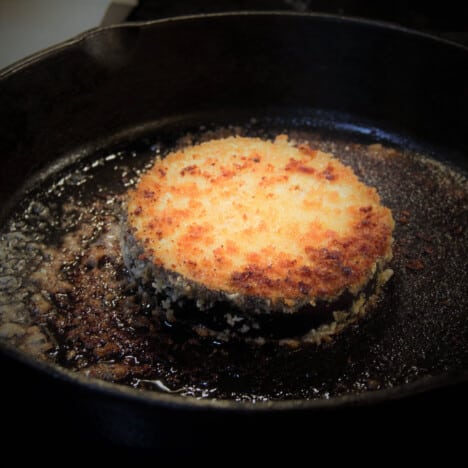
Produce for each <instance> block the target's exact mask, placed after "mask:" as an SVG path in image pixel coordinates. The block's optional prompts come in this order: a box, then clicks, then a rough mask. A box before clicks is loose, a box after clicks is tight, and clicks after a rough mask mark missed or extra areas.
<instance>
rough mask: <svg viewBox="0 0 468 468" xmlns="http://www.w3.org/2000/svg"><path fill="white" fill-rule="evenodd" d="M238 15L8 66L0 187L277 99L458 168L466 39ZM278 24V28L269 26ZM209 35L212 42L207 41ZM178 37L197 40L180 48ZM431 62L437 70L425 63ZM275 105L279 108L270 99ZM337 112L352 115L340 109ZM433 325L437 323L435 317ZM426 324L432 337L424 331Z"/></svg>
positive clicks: (462, 150) (115, 32)
mask: <svg viewBox="0 0 468 468" xmlns="http://www.w3.org/2000/svg"><path fill="white" fill-rule="evenodd" d="M235 18H236V17H235V15H226V16H216V15H215V16H213V17H211V18H206V19H204V20H202V19H185V20H184V19H182V20H179V21H165V22H160V23H159V24H156V25H155V26H150V25H146V26H145V25H136V26H130V27H117V28H109V29H107V30H104V31H102V32H101V33H96V34H94V35H93V34H91V35H90V36H85V37H83V38H82V39H80V40H78V41H76V42H74V43H72V44H70V45H69V46H67V47H66V48H64V49H62V50H61V49H60V48H59V49H58V50H55V51H50V52H49V53H48V54H45V56H44V57H43V58H42V61H38V62H37V63H35V61H34V60H33V61H32V63H31V64H30V65H29V66H19V67H17V68H14V67H13V68H12V69H10V70H7V71H5V72H4V74H3V75H2V82H1V87H2V89H1V93H2V100H4V102H5V105H4V106H2V110H1V120H0V121H1V123H2V125H3V128H6V129H7V130H8V133H7V137H6V138H5V139H3V140H2V154H3V157H4V166H5V171H4V172H2V184H1V186H2V190H3V192H4V193H6V194H8V195H10V194H11V193H12V192H14V191H16V190H17V189H18V187H19V186H20V185H22V184H23V181H24V180H25V179H24V174H25V172H30V173H31V172H35V173H38V169H44V171H43V173H47V172H50V171H49V170H48V169H47V168H45V166H46V165H47V164H48V163H50V161H51V160H54V159H55V158H56V157H58V156H63V155H64V154H68V155H70V157H71V158H72V159H74V158H76V157H79V156H86V155H89V154H93V153H95V152H96V151H98V150H99V149H100V148H102V147H105V146H106V145H107V147H109V145H110V142H114V143H115V141H118V140H122V139H123V133H125V132H127V135H126V138H128V129H129V128H132V132H133V133H134V135H136V134H140V135H141V133H142V131H143V133H144V128H138V126H139V124H140V125H141V126H144V125H145V124H147V123H148V122H153V123H154V122H159V123H161V124H163V125H164V124H166V125H167V123H168V121H167V120H166V121H164V119H167V117H168V116H169V117H171V118H172V124H171V125H169V127H172V128H176V129H177V130H178V132H179V133H183V131H184V130H185V129H186V128H187V127H188V126H189V123H188V122H193V121H194V120H200V115H203V119H202V120H204V121H208V122H215V123H218V124H219V123H224V122H226V121H230V120H231V121H232V119H234V118H235V119H242V117H240V116H242V115H243V116H244V119H245V118H247V117H251V116H252V115H255V116H257V115H258V116H262V115H263V116H264V115H272V114H274V113H278V108H279V109H280V114H282V116H283V118H285V119H286V120H287V118H289V119H290V120H291V119H292V120H291V121H294V118H295V117H297V116H298V115H300V114H301V112H300V111H299V109H304V108H312V109H314V110H315V111H316V110H317V109H326V110H328V111H325V112H322V113H320V112H319V113H317V112H315V113H313V115H314V119H312V120H311V122H312V126H315V127H317V126H318V127H324V126H325V127H327V126H330V125H331V126H332V127H333V126H335V127H336V126H338V127H339V126H341V127H343V125H346V124H347V129H348V131H347V132H346V133H347V134H349V135H354V136H356V135H359V134H362V133H363V132H370V130H371V128H374V129H378V130H377V131H376V133H374V135H375V138H376V139H377V140H378V139H379V138H383V139H385V138H386V135H385V134H384V133H383V132H382V130H388V131H389V133H388V135H387V136H388V137H389V138H390V135H399V137H398V138H396V140H398V141H395V143H397V144H400V145H403V146H404V147H408V146H413V147H414V146H417V144H418V143H420V142H424V144H425V146H426V149H429V151H430V152H431V154H433V155H435V156H436V157H439V158H444V159H446V160H449V161H451V162H452V163H454V164H455V165H457V166H458V167H463V165H464V164H465V163H464V155H465V154H466V150H467V142H466V141H464V139H463V137H462V135H463V130H464V127H465V126H466V124H465V123H464V120H463V118H462V109H463V107H464V104H466V103H463V99H465V100H466V96H464V95H463V94H462V93H461V92H460V90H462V89H463V84H464V83H465V82H466V78H467V76H466V74H467V71H466V67H463V65H460V63H462V64H463V63H464V64H466V54H467V52H466V50H464V49H463V48H461V47H455V46H450V45H448V44H444V43H442V42H438V41H434V40H432V39H429V38H426V37H424V36H421V35H417V34H414V35H413V34H410V33H407V32H405V31H401V30H398V29H392V28H388V29H385V28H382V27H380V26H378V25H373V24H371V23H365V22H364V23H357V22H353V21H350V20H342V19H336V18H329V17H325V18H323V17H316V16H308V15H305V16H302V15H285V16H284V15H274V14H268V15H246V16H245V17H243V24H242V26H239V24H238V23H237V22H236V20H235ZM179 23H184V25H183V26H184V35H183V37H182V36H181V35H180V34H177V27H178V24H179ZM278 29H281V30H282V31H285V34H284V35H280V36H279V35H276V34H275V31H277V30H278ZM214 35H216V37H217V39H218V40H217V41H213V40H211V38H212V37H214ZM187 37H191V38H194V40H195V41H196V45H195V47H193V49H190V53H188V49H187V47H186V38H187ZM325 37H329V38H333V39H332V40H326V39H325ZM350 37H352V40H351V41H350V40H349V38H350ZM371 38H373V39H374V40H371ZM163 44H164V46H163ZM304 51H306V53H305V52H304ZM364 51H365V52H364ZM415 57H417V59H415ZM434 60H437V61H438V63H439V65H440V68H441V70H442V69H443V72H442V71H441V72H440V73H438V72H436V71H434V68H433V61H434ZM64 62H66V65H67V66H66V67H64ZM207 69H209V70H210V73H209V74H207V73H206V70H207ZM69 76H75V77H76V78H77V79H76V80H69V79H67V78H68V77H69ZM26 90H27V92H26ZM136 90H138V92H137V91H136ZM142 90H144V91H142ZM36 96H41V99H37V97H36ZM65 97H66V99H67V101H66V102H67V105H66V106H64V105H63V102H64V98H65ZM271 103H274V107H275V108H276V109H275V110H269V109H268V108H269V107H270V104H271ZM220 108H223V109H224V111H223V112H222V113H220V112H219V109H220ZM193 109H197V112H195V114H198V116H195V117H194V116H193V114H194V112H193ZM330 109H331V110H333V112H330V111H329V110H330ZM306 112H309V114H310V111H306ZM343 112H344V113H346V114H348V115H352V116H353V117H345V118H343V114H342V113H343ZM340 113H341V114H340ZM188 114H192V116H189V115H188ZM184 116H185V117H184ZM330 116H332V118H330ZM356 116H359V118H356ZM428 116H430V118H428ZM353 125H355V126H354V127H353ZM50 129H54V131H53V132H51V131H50ZM350 129H351V132H350V131H349V130H350ZM353 129H354V131H353ZM465 130H466V128H465ZM392 138H393V137H392ZM392 138H390V139H392ZM465 167H466V164H465ZM39 178H40V177H39ZM36 180H37V179H36ZM32 183H33V184H34V183H35V180H33V181H32ZM21 196H22V195H21V193H20V194H19V197H21ZM9 198H10V197H9ZM10 199H11V200H14V199H15V197H11V198H10ZM6 206H7V207H8V205H6ZM4 214H6V211H5V212H4ZM464 298H465V299H466V295H465V296H464ZM463 304H464V303H463V301H462V302H461V303H460V306H463ZM464 310H465V311H466V309H464ZM444 317H446V318H447V319H448V318H449V315H447V314H445V315H444ZM462 317H463V315H460V318H462ZM432 323H433V325H434V326H435V327H437V328H439V327H440V324H439V323H438V321H437V320H432ZM465 324H466V322H465ZM459 332H460V335H457V336H458V339H459V340H460V345H461V347H459V346H457V353H458V354H457V356H456V360H457V365H456V366H455V370H457V371H461V370H462V369H463V368H466V353H464V351H463V344H464V343H466V341H467V340H466V328H465V329H464V330H463V329H460V330H459ZM427 333H428V336H431V330H430V329H428V330H427ZM401 335H403V336H404V335H405V332H404V330H402V333H401ZM439 336H441V335H439ZM452 338H453V337H452ZM453 345H454V343H453V342H446V343H443V344H442V343H441V344H440V346H442V347H443V346H447V347H448V346H453ZM460 350H461V351H460ZM435 352H436V351H435ZM460 353H461V354H460ZM448 370H454V368H452V369H450V366H448ZM411 388H412V387H408V390H409V391H411ZM404 392H405V391H404V390H403V393H404ZM365 397H366V396H364V398H363V399H365ZM370 399H372V397H370ZM163 400H164V398H163ZM337 404H340V403H339V402H338V401H337ZM301 406H302V405H301Z"/></svg>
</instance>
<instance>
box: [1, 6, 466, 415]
mask: <svg viewBox="0 0 468 468" xmlns="http://www.w3.org/2000/svg"><path fill="white" fill-rule="evenodd" d="M227 17H232V18H245V17H278V18H279V17H291V18H292V17H297V18H302V19H305V18H311V19H315V20H322V21H326V22H334V23H347V24H352V25H357V26H359V25H360V26H367V27H371V28H374V29H376V30H391V31H394V32H396V33H400V34H405V35H406V36H411V37H419V38H421V39H423V40H425V41H429V42H436V43H439V44H443V45H444V47H455V48H457V49H460V50H461V51H463V52H465V53H467V54H468V46H464V45H463V44H459V43H457V42H454V41H451V40H448V39H445V38H441V37H438V36H436V35H432V34H428V33H425V32H420V31H417V30H413V29H410V28H407V27H404V26H400V25H397V24H394V23H390V22H386V21H378V20H370V19H366V18H360V17H349V16H343V15H334V14H324V13H300V12H283V11H233V12H228V13H210V14H199V15H185V16H178V17H174V18H163V19H158V20H151V21H138V22H129V23H121V24H115V25H110V26H104V27H96V28H93V29H90V30H88V31H85V32H83V33H81V34H79V35H77V36H74V37H73V38H71V39H68V40H66V41H63V42H61V43H59V44H56V45H53V46H50V47H48V48H46V49H44V50H42V51H39V52H36V53H34V54H32V55H29V56H27V57H25V58H23V59H21V60H19V61H17V62H14V63H13V64H11V65H9V66H7V67H5V68H4V69H3V70H0V83H1V82H2V81H3V80H7V79H9V78H10V77H12V76H13V77H14V75H15V74H16V73H19V72H21V71H22V70H23V69H25V68H27V67H28V66H30V65H33V64H35V63H37V62H39V61H41V60H43V59H46V58H48V57H51V56H53V55H54V54H58V53H60V52H62V51H66V50H67V49H71V48H73V47H74V46H77V45H80V44H81V43H84V42H85V41H87V40H88V39H89V38H91V37H94V36H98V35H100V34H102V33H105V32H106V31H110V30H120V29H135V28H137V29H146V28H152V27H157V26H158V25H160V24H163V25H164V24H172V23H184V22H187V21H205V20H211V19H217V18H227ZM467 58H468V55H467ZM2 203H3V202H2ZM0 353H1V354H5V355H6V356H7V357H9V358H11V359H13V360H14V361H19V362H20V363H22V364H24V365H26V366H27V367H29V368H32V369H34V370H37V371H39V372H40V373H42V374H45V375H47V376H48V377H51V378H53V379H55V380H58V381H61V382H64V383H66V384H69V385H73V386H77V387H78V388H79V389H81V390H85V391H89V392H97V393H98V396H104V397H113V398H120V399H123V400H125V401H126V402H130V403H132V402H135V403H140V404H145V405H150V406H151V407H158V406H159V407H161V408H167V409H177V410H197V411H201V410H209V411H220V410H221V411H230V412H235V413H265V412H271V411H275V412H288V411H304V410H308V411H329V410H337V409H344V408H351V407H364V406H371V405H376V404H382V403H385V402H389V401H394V400H400V399H403V398H408V397H411V396H416V395H419V394H422V393H426V392H429V391H431V390H437V389H440V388H444V387H449V386H451V385H456V384H459V383H463V382H468V369H467V370H464V371H459V372H447V373H442V374H438V375H435V376H425V377H422V378H419V379H417V380H415V381H413V382H410V383H407V384H402V385H399V386H396V387H392V388H386V389H381V390H374V391H369V390H367V391H365V392H362V393H355V394H350V395H342V396H338V397H332V398H330V399H312V400H299V399H293V400H270V401H268V402H258V403H252V402H245V401H244V402H238V401H234V400H221V399H220V400H214V399H197V398H195V397H181V396H180V395H174V394H170V393H162V392H159V391H150V390H137V389H134V388H132V387H128V386H124V385H119V384H115V383H110V382H106V381H103V380H100V379H97V378H91V377H86V376H84V375H82V374H79V373H77V372H73V371H70V370H68V369H65V368H62V367H60V366H59V365H57V364H53V363H49V362H46V361H41V360H39V359H37V358H35V357H34V356H32V355H29V354H27V353H25V352H22V351H20V350H19V349H17V348H15V347H14V346H12V345H9V344H7V343H4V342H0Z"/></svg>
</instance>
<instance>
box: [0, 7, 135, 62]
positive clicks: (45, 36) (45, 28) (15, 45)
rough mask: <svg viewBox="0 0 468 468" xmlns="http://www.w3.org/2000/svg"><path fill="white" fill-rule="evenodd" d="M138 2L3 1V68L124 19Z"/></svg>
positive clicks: (0, 20) (0, 9) (0, 21)
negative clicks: (83, 33)
mask: <svg viewBox="0 0 468 468" xmlns="http://www.w3.org/2000/svg"><path fill="white" fill-rule="evenodd" d="M137 3H138V1H137V0H118V1H113V2H112V1H110V0H0V69H2V68H4V67H6V66H8V65H11V64H12V63H14V62H16V61H17V60H20V59H22V58H24V57H27V56H28V55H31V54H34V53H36V52H38V51H40V50H42V49H45V48H47V47H50V46H52V45H54V44H57V43H59V42H62V41H65V40H67V39H70V38H72V37H74V36H76V35H77V34H80V33H82V32H83V31H86V30H88V29H91V28H95V27H97V26H99V25H101V24H102V23H104V24H111V23H113V22H114V23H115V22H120V21H122V20H124V19H125V17H126V16H127V15H128V13H129V12H130V10H131V9H132V8H133V7H135V6H136V5H137ZM116 12H118V14H117V15H116ZM119 15H120V16H119Z"/></svg>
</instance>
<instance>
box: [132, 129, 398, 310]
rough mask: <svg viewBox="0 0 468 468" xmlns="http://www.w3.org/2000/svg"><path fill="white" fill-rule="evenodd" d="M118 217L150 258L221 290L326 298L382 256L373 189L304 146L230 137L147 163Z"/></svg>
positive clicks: (357, 285)
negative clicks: (125, 215)
mask: <svg viewBox="0 0 468 468" xmlns="http://www.w3.org/2000/svg"><path fill="white" fill-rule="evenodd" d="M128 223H129V225H130V227H131V228H132V229H133V232H134V236H135V238H136V239H137V240H138V241H139V242H140V243H141V244H142V245H143V246H144V249H145V254H144V255H147V256H148V257H149V258H150V259H151V261H153V262H154V263H155V264H156V265H158V266H161V267H163V268H165V269H167V270H169V271H174V272H176V273H178V274H180V275H182V276H184V277H185V278H187V279H189V280H191V281H194V282H196V283H200V284H202V285H203V286H205V287H207V288H210V289H213V290H220V291H224V292H225V293H227V294H236V293H240V294H244V295H248V296H257V297H264V298H267V299H270V300H272V301H276V300H278V299H281V300H285V301H286V302H287V301H291V302H295V301H300V302H304V300H309V301H311V302H314V301H315V300H316V299H317V298H321V299H329V300H333V298H335V297H337V296H338V295H339V294H341V293H342V292H343V291H344V290H346V289H347V290H350V291H351V292H357V291H359V290H360V289H361V288H362V287H363V286H364V285H365V284H366V282H367V281H368V280H369V278H370V277H371V276H372V274H373V272H374V270H375V267H376V263H377V262H378V261H385V260H388V259H389V258H390V257H391V243H392V230H393V227H394V222H393V218H392V215H391V212H390V210H388V209H387V208H385V207H383V206H382V205H381V204H380V200H379V196H378V194H377V192H376V190H375V189H374V188H370V187H368V186H366V185H365V184H363V183H362V182H360V181H359V180H358V179H357V177H356V176H355V174H354V173H353V172H352V170H351V169H350V168H348V167H346V166H344V165H343V164H341V163H340V162H339V161H338V160H336V159H335V158H333V157H332V156H331V155H329V154H326V153H322V152H320V151H315V150H313V149H311V148H309V147H308V146H305V145H301V146H299V147H294V146H292V145H291V144H290V143H289V142H288V141H287V138H285V137H278V138H277V139H276V140H275V142H269V141H262V140H260V139H257V138H241V137H231V138H226V139H221V140H212V141H209V142H206V143H203V144H200V145H198V146H194V147H191V148H187V149H185V150H183V151H178V152H175V153H171V154H169V155H168V156H167V157H166V158H164V159H158V160H156V162H155V164H154V166H153V167H152V169H150V170H149V171H148V172H147V173H146V174H144V175H143V177H142V178H141V180H140V182H139V184H138V185H137V187H136V188H135V190H133V191H132V192H131V193H130V194H129V199H128Z"/></svg>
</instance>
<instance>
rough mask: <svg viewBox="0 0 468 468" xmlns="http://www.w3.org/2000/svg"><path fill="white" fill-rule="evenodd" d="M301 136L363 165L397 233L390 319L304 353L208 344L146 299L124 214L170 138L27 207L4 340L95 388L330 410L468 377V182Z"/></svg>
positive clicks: (51, 185)
mask: <svg viewBox="0 0 468 468" xmlns="http://www.w3.org/2000/svg"><path fill="white" fill-rule="evenodd" d="M259 128H261V122H257V123H256V124H255V125H254V126H250V127H249V126H244V127H242V128H227V129H221V130H217V131H209V132H207V131H205V130H200V131H198V132H196V133H194V134H192V135H189V136H186V137H185V138H183V139H182V140H181V141H179V144H189V143H193V142H196V141H200V140H203V139H211V138H215V137H221V136H227V135H232V134H248V135H250V136H261V137H269V136H274V135H275V134H277V133H280V132H284V131H285V130H284V129H282V128H278V129H277V131H274V130H269V131H268V132H266V131H263V130H259ZM270 128H271V127H270ZM288 133H289V135H290V137H291V138H295V139H297V140H298V141H303V140H306V141H308V142H309V144H310V146H312V147H317V148H319V149H322V150H325V151H330V152H332V153H334V154H335V155H336V156H337V157H339V158H340V159H341V160H343V161H344V162H345V163H346V164H349V165H351V166H352V167H353V169H354V171H355V172H356V173H357V175H358V176H359V177H360V178H361V179H362V180H363V181H364V182H366V183H367V184H369V185H371V186H375V187H377V189H378V191H379V193H380V195H381V198H382V201H383V203H384V204H385V205H387V206H388V207H390V208H391V209H392V211H393V215H394V218H395V220H396V229H395V232H394V237H395V240H396V242H395V245H394V259H393V261H392V265H391V266H392V268H393V269H394V271H395V274H394V277H393V278H392V279H391V281H390V282H389V284H388V285H387V286H386V289H385V294H384V296H383V298H382V299H381V301H380V303H379V304H378V306H377V307H376V309H375V310H374V311H373V312H372V313H371V314H369V316H368V317H366V318H365V319H364V320H362V321H361V322H360V323H359V324H358V325H355V326H353V327H350V328H348V329H346V330H345V331H344V332H343V333H342V335H340V336H338V337H337V338H336V339H335V341H334V342H333V343H331V344H326V345H322V346H321V347H316V346H312V347H309V348H304V349H299V350H294V351H291V350H288V349H286V348H281V347H278V348H277V347H275V346H274V345H272V344H268V345H265V346H263V347H258V348H252V347H249V346H247V345H243V344H224V343H218V342H203V341H199V340H198V339H195V338H194V337H193V336H191V335H189V334H188V333H187V332H185V331H184V330H183V329H179V328H178V327H177V326H176V325H172V326H170V325H169V324H167V323H159V322H158V321H157V320H156V319H155V318H153V317H152V315H151V311H150V309H149V308H148V307H147V306H146V304H145V301H144V300H143V303H141V301H137V300H136V299H135V295H134V292H135V289H134V288H135V285H133V284H131V282H130V280H129V279H128V277H127V274H126V271H125V268H124V266H123V263H122V258H121V254H120V245H119V236H120V234H119V214H120V203H121V200H122V197H123V194H124V193H125V191H126V190H127V189H128V188H129V187H131V186H133V185H134V184H135V183H136V181H137V180H138V177H139V175H140V174H141V171H142V170H144V169H145V167H149V166H150V165H151V161H152V158H153V156H154V154H155V153H162V154H164V153H166V152H168V151H169V150H172V149H173V145H171V144H170V143H168V142H173V141H174V139H173V135H169V134H168V135H166V137H161V135H160V137H159V140H158V139H157V138H156V137H155V138H147V139H143V140H139V141H138V142H136V143H133V144H130V145H128V146H127V147H126V148H125V149H122V150H121V151H118V152H115V153H112V154H105V155H102V154H101V155H96V157H95V158H93V159H92V160H91V159H87V160H86V161H82V162H81V163H79V164H77V165H74V166H71V167H69V169H68V170H67V171H63V172H61V173H59V174H55V175H54V176H53V177H51V178H49V179H48V180H47V182H46V183H44V184H43V185H42V186H41V187H40V189H39V190H37V191H35V192H34V193H33V194H32V195H31V196H30V197H29V198H28V199H27V200H24V201H23V202H22V203H21V204H20V206H19V207H18V210H17V212H16V214H15V215H14V216H12V218H11V219H10V221H9V222H8V223H7V225H6V226H5V227H4V229H3V234H2V236H1V239H0V265H1V266H0V270H1V272H0V336H1V337H2V338H3V339H6V340H7V341H9V342H11V343H13V344H14V345H15V346H17V347H19V348H21V349H23V350H25V351H26V352H28V353H32V354H34V355H36V356H37V357H38V358H41V359H46V360H51V361H53V362H58V363H59V364H60V365H62V366H64V367H67V368H69V369H73V370H75V371H77V372H81V373H84V374H86V375H90V376H94V377H98V378H102V379H105V380H109V381H114V382H119V383H122V384H127V385H131V386H134V387H138V388H146V389H154V390H157V391H167V392H175V393H179V394H181V395H192V396H196V397H201V398H203V397H207V398H228V399H238V400H253V401H261V400H267V399H291V398H300V399H301V398H329V397H332V396H335V395H340V394H346V393H356V392H362V391H366V390H376V389H380V388H389V387H392V386H395V385H399V384H402V383H406V382H410V381H414V380H416V379H418V378H419V377H422V376H425V375H437V374H440V373H443V372H446V371H457V370H463V369H466V368H467V367H468V320H467V313H468V295H467V294H466V290H465V289H466V284H467V283H468V281H467V279H468V278H467V274H468V273H467V271H466V259H467V258H468V256H467V253H468V246H467V236H468V216H467V209H468V183H467V180H466V178H464V177H463V176H462V175H460V174H459V173H457V172H455V171H452V170H450V169H449V168H448V167H446V166H443V165H441V164H440V163H437V162H435V161H433V160H431V159H428V158H425V157H424V156H421V155H416V154H411V153H408V152H405V151H402V150H398V149H395V148H390V147H384V146H382V145H380V144H371V145H368V144H364V143H362V142H361V143H357V142H356V139H355V138H352V137H350V136H349V135H347V136H346V135H344V134H341V135H339V134H333V135H330V134H327V136H324V135H323V134H322V135H321V134H320V133H319V132H317V131H312V130H308V129H303V130H299V129H296V130H294V131H291V130H289V131H288ZM191 140H193V141H191Z"/></svg>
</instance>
